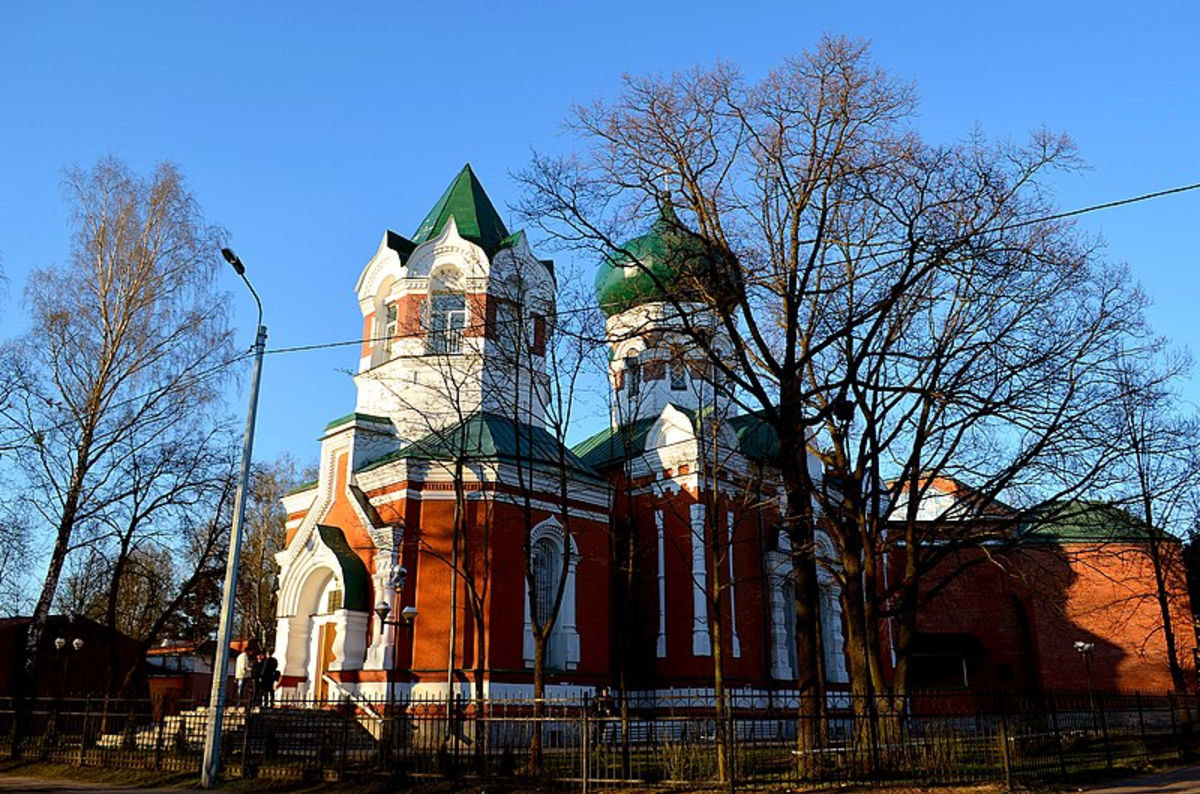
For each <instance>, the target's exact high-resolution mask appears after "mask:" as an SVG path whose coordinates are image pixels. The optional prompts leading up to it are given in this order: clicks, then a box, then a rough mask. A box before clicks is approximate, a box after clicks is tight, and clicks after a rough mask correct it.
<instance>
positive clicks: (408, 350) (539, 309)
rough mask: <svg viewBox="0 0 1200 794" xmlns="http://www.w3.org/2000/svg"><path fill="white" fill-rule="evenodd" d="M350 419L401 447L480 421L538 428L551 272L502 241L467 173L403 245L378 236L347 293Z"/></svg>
mask: <svg viewBox="0 0 1200 794" xmlns="http://www.w3.org/2000/svg"><path fill="white" fill-rule="evenodd" d="M355 291H356V292H357V294H358V303H359V308H360V310H361V311H362V315H363V331H362V335H363V343H362V351H361V357H360V360H359V367H358V374H357V375H356V376H355V385H356V386H357V388H358V400H357V405H356V411H357V412H359V413H363V414H370V415H375V416H381V417H387V418H388V419H390V420H391V421H392V423H393V425H394V426H395V428H396V431H397V433H398V435H399V437H400V439H401V441H406V440H412V439H414V438H418V437H422V436H425V435H427V434H429V433H431V432H437V431H438V430H440V429H442V428H444V427H447V426H450V425H452V424H455V423H457V422H460V421H462V420H463V419H465V418H466V417H468V416H470V415H472V414H474V413H478V412H490V413H498V414H501V415H503V416H506V417H508V418H512V419H516V420H518V421H520V422H522V423H526V424H532V425H534V426H541V425H542V424H543V399H542V395H543V394H545V383H546V374H545V366H544V357H545V345H546V334H547V323H548V321H549V318H550V317H551V316H552V315H553V312H554V269H553V263H552V262H550V261H548V260H541V259H538V258H537V257H536V256H534V255H533V253H532V251H530V249H529V245H528V243H527V241H526V238H525V234H524V232H521V231H518V232H516V233H512V234H510V233H509V231H508V229H507V228H506V227H505V225H504V222H503V221H502V220H501V218H500V214H499V213H498V212H497V211H496V208H495V207H494V206H493V205H492V202H491V200H490V199H489V198H488V196H487V193H486V192H484V189H483V186H482V185H481V184H480V183H479V180H478V178H477V177H476V176H475V173H474V172H473V171H472V170H471V166H470V165H466V166H464V167H463V169H462V170H461V171H460V172H459V173H458V175H457V176H456V177H455V178H454V180H453V181H452V182H451V183H450V185H449V187H447V188H446V190H445V192H444V193H443V194H442V196H441V198H440V199H438V201H437V203H436V204H434V206H433V208H432V209H431V210H430V211H429V213H428V214H427V215H426V216H425V219H424V220H423V221H421V224H420V225H419V226H418V227H417V231H416V232H415V233H414V234H413V236H412V238H406V237H403V236H401V235H399V234H396V233H395V232H392V231H388V232H387V233H386V234H385V235H384V237H383V240H382V241H381V242H380V245H379V249H378V250H377V251H376V253H375V255H374V256H373V257H372V258H371V260H370V262H368V263H367V266H366V268H365V269H364V270H363V272H362V275H361V276H360V277H359V280H358V284H357V286H356V288H355Z"/></svg>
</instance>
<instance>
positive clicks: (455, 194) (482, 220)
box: [412, 163, 514, 256]
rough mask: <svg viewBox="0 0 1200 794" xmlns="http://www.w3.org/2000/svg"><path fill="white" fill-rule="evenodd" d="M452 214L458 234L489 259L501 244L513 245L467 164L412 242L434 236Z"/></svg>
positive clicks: (434, 207) (440, 230) (421, 241)
mask: <svg viewBox="0 0 1200 794" xmlns="http://www.w3.org/2000/svg"><path fill="white" fill-rule="evenodd" d="M451 215H453V216H454V223H455V225H456V226H457V227H458V233H459V234H461V235H462V236H463V237H465V238H466V239H468V240H470V241H471V242H473V243H476V244H478V245H479V246H480V247H481V248H482V249H483V250H484V251H486V252H487V255H488V256H492V255H494V254H495V253H496V252H497V251H498V250H500V249H501V248H502V247H504V245H502V244H504V243H507V244H508V245H512V244H513V242H514V241H513V240H510V239H509V238H510V237H511V235H509V233H508V229H507V228H505V226H504V221H502V220H501V219H500V213H498V212H497V211H496V208H495V207H494V206H493V205H492V200H491V199H489V198H488V195H487V193H486V192H485V191H484V189H483V185H481V184H479V179H478V178H476V176H475V172H474V171H472V170H471V165H470V163H468V164H467V165H464V166H463V169H462V170H461V171H459V172H458V176H456V177H454V181H453V182H451V183H450V186H449V187H448V188H446V192H444V193H442V197H441V198H440V199H438V200H437V203H436V204H434V205H433V209H431V210H430V211H429V214H428V215H426V216H425V220H423V221H421V225H420V226H418V227H417V231H416V233H415V234H413V238H412V242H413V243H415V244H416V245H420V244H421V243H425V242H428V241H429V240H432V239H433V238H435V237H437V236H438V235H439V234H441V233H442V229H444V228H445V226H446V222H447V221H448V220H450V216H451Z"/></svg>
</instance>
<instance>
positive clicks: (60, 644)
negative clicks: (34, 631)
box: [54, 637, 67, 651]
mask: <svg viewBox="0 0 1200 794" xmlns="http://www.w3.org/2000/svg"><path fill="white" fill-rule="evenodd" d="M54 647H55V648H57V649H58V650H60V651H61V650H62V649H63V648H65V647H67V641H66V640H65V639H63V638H62V637H58V638H56V639H55V640H54Z"/></svg>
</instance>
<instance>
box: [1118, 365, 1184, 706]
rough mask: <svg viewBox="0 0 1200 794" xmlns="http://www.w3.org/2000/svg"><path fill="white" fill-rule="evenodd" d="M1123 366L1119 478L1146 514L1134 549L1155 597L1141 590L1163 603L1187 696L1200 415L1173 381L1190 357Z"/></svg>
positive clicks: (1176, 682) (1175, 670)
mask: <svg viewBox="0 0 1200 794" xmlns="http://www.w3.org/2000/svg"><path fill="white" fill-rule="evenodd" d="M1119 364H1120V382H1121V384H1122V386H1123V388H1122V391H1121V399H1120V401H1119V403H1118V418H1119V420H1120V421H1119V423H1118V424H1116V425H1115V427H1114V428H1113V429H1114V430H1115V431H1116V432H1114V433H1113V436H1112V438H1113V442H1114V444H1115V445H1116V447H1117V450H1118V453H1119V459H1118V466H1117V468H1118V472H1117V475H1116V476H1117V479H1118V481H1119V482H1121V483H1123V484H1124V487H1123V488H1122V489H1121V490H1123V491H1124V493H1122V494H1120V495H1119V497H1118V498H1120V499H1121V501H1122V502H1123V503H1125V504H1127V505H1128V508H1129V510H1130V512H1131V513H1133V515H1135V516H1137V517H1138V518H1139V519H1140V529H1141V530H1142V531H1143V532H1144V533H1145V538H1144V541H1143V542H1142V543H1138V544H1136V545H1135V546H1134V548H1136V549H1137V552H1138V553H1139V554H1140V555H1142V556H1144V559H1145V562H1146V563H1148V564H1149V568H1150V573H1151V575H1152V576H1153V579H1154V590H1153V593H1152V594H1146V593H1145V592H1144V590H1143V589H1142V588H1140V587H1139V588H1137V591H1136V592H1135V594H1136V595H1137V596H1140V597H1141V598H1146V597H1150V598H1152V599H1153V601H1154V602H1155V604H1156V606H1157V607H1158V611H1159V615H1160V618H1161V633H1162V639H1163V644H1164V645H1165V647H1166V654H1167V664H1168V668H1169V670H1170V673H1171V683H1172V686H1173V687H1174V689H1175V691H1176V692H1179V693H1184V692H1186V691H1187V681H1186V679H1185V677H1184V671H1183V667H1182V664H1181V660H1180V655H1179V651H1180V648H1179V644H1180V642H1179V640H1180V638H1178V637H1177V636H1176V626H1177V625H1178V624H1179V616H1180V614H1181V613H1182V614H1183V615H1188V614H1190V611H1191V610H1190V609H1185V608H1183V605H1182V604H1181V603H1180V599H1181V598H1182V597H1183V596H1184V594H1185V591H1186V587H1184V586H1183V584H1184V583H1183V582H1181V581H1180V575H1181V574H1182V573H1183V569H1184V564H1183V560H1182V556H1181V555H1182V546H1181V539H1182V538H1184V537H1186V536H1187V534H1188V532H1189V531H1190V530H1192V528H1193V527H1195V526H1196V523H1197V517H1198V516H1200V514H1198V513H1197V508H1200V418H1198V417H1196V416H1195V415H1189V414H1188V413H1186V411H1185V409H1184V408H1183V406H1182V405H1181V403H1180V400H1179V398H1178V397H1177V395H1176V394H1175V393H1174V391H1173V386H1174V384H1175V383H1176V382H1177V381H1178V379H1179V377H1180V376H1181V375H1183V374H1184V373H1185V372H1186V371H1187V368H1188V364H1189V362H1188V361H1187V360H1186V359H1185V358H1183V357H1180V356H1172V355H1169V354H1168V355H1165V356H1163V357H1160V358H1159V359H1157V360H1155V359H1149V360H1147V359H1145V358H1141V357H1138V358H1135V357H1133V356H1130V355H1128V354H1124V355H1123V356H1122V358H1121V360H1120V362H1119ZM1193 641H1194V637H1193Z"/></svg>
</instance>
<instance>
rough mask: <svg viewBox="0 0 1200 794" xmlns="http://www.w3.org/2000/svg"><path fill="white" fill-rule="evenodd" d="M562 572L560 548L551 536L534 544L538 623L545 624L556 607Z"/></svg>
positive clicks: (534, 576)
mask: <svg viewBox="0 0 1200 794" xmlns="http://www.w3.org/2000/svg"><path fill="white" fill-rule="evenodd" d="M561 574H562V562H561V560H560V559H559V555H558V549H556V548H555V547H554V544H553V543H552V542H551V541H550V539H549V538H542V539H541V540H539V541H538V542H536V543H534V544H533V578H534V582H535V587H534V595H535V596H536V598H537V619H538V623H539V624H541V625H542V626H545V625H546V623H547V622H548V621H549V620H550V613H551V610H552V609H553V607H554V595H555V593H556V592H557V591H558V577H559V576H560V575H561Z"/></svg>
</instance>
